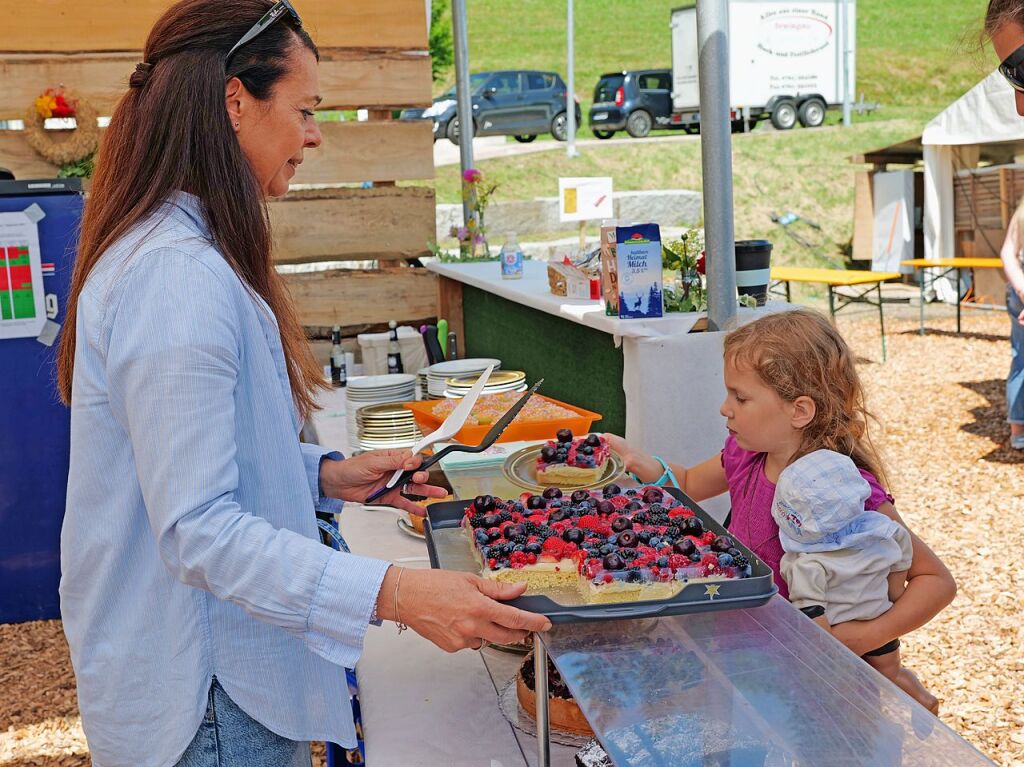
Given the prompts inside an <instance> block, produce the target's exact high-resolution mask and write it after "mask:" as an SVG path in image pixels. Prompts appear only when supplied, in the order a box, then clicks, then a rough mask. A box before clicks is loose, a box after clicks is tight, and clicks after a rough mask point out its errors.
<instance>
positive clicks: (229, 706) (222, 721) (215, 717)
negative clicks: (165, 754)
mask: <svg viewBox="0 0 1024 767" xmlns="http://www.w3.org/2000/svg"><path fill="white" fill-rule="evenodd" d="M207 701H208V702H207V704H206V716H205V717H203V722H202V724H200V725H199V731H198V732H196V736H195V737H194V738H193V739H192V742H191V743H190V744H189V747H188V748H187V749H185V753H184V754H183V755H182V757H181V759H180V760H178V764H177V767H310V755H309V743H299V742H297V741H294V740H288V739H287V738H282V737H281V736H280V735H277V734H275V733H273V732H271V731H270V730H268V729H267V728H266V727H264V726H263V725H262V724H260V723H259V722H257V721H256V720H255V719H253V718H252V717H251V716H249V715H248V714H247V713H245V712H244V711H242V709H240V708H239V707H238V706H237V704H236V703H235V702H234V701H233V700H231V698H229V697H228V694H227V693H226V692H224V688H223V687H221V686H220V682H218V681H217V678H216V677H214V678H213V684H212V685H211V686H210V695H209V698H208V699H207Z"/></svg>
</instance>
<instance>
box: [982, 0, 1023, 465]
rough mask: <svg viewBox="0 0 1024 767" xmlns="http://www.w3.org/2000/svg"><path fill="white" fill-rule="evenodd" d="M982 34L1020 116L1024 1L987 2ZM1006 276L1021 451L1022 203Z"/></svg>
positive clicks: (1009, 404) (1007, 251)
mask: <svg viewBox="0 0 1024 767" xmlns="http://www.w3.org/2000/svg"><path fill="white" fill-rule="evenodd" d="M985 33H986V34H987V35H989V36H990V37H991V38H992V45H993V47H994V48H995V49H996V55H997V56H999V59H1000V61H1001V62H1002V63H1001V64H1000V65H999V71H1000V72H1002V73H1003V77H1005V78H1006V80H1007V82H1009V83H1010V85H1011V86H1012V87H1013V90H1014V98H1015V99H1016V102H1017V113H1018V114H1020V115H1022V116H1024V1H1022V0H991V2H990V3H989V4H988V13H987V14H986V17H985ZM1000 256H1001V257H1002V259H1003V271H1004V272H1005V273H1006V281H1007V285H1006V310H1007V312H1008V313H1009V315H1010V354H1011V357H1010V373H1009V375H1008V376H1007V377H1006V420H1007V421H1008V422H1009V424H1010V447H1012V448H1014V449H1015V450H1024V200H1022V201H1021V204H1020V205H1019V206H1018V207H1017V212H1016V213H1014V215H1013V219H1012V220H1011V221H1010V226H1009V228H1008V229H1007V230H1006V240H1005V241H1004V242H1003V248H1002V251H1001V253H1000Z"/></svg>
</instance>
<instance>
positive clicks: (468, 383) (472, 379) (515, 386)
mask: <svg viewBox="0 0 1024 767" xmlns="http://www.w3.org/2000/svg"><path fill="white" fill-rule="evenodd" d="M479 378H480V376H478V375H471V376H461V377H455V378H449V379H447V380H446V381H445V390H444V396H445V397H448V398H449V399H460V398H462V397H465V396H466V395H467V394H468V393H469V390H470V389H472V388H473V385H474V384H475V383H476V382H477V380H479ZM506 391H526V373H524V372H523V371H522V370H495V371H493V372H492V373H491V377H490V378H488V379H487V383H486V384H484V389H483V391H482V392H481V394H500V393H501V392H506Z"/></svg>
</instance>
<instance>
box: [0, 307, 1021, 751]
mask: <svg viewBox="0 0 1024 767" xmlns="http://www.w3.org/2000/svg"><path fill="white" fill-rule="evenodd" d="M840 327H841V329H842V330H843V332H844V334H845V335H846V336H847V338H848V339H849V340H850V341H851V343H852V344H853V346H854V348H855V350H856V351H857V352H858V354H861V355H863V359H862V362H861V371H862V375H863V377H864V379H865V382H866V384H867V386H868V396H869V407H871V409H872V410H873V411H874V412H875V414H876V415H877V416H878V418H879V421H880V422H881V424H882V426H883V429H882V430H881V431H880V433H879V437H880V441H881V443H882V446H883V448H884V450H885V454H886V457H887V460H888V464H889V469H890V475H891V478H892V491H893V494H894V495H895V496H896V502H897V507H898V508H899V509H900V512H901V513H902V514H903V516H904V518H905V519H906V521H907V522H908V524H910V525H911V527H913V528H914V530H915V531H916V532H917V533H918V534H919V535H921V536H922V537H923V538H924V539H925V540H927V541H928V542H929V544H930V545H931V546H932V547H933V548H934V549H935V550H936V551H937V552H938V554H939V555H940V556H941V557H942V558H943V560H944V561H945V562H946V563H947V565H948V566H949V568H950V569H951V570H952V571H953V574H954V575H955V576H956V578H957V581H958V583H959V587H960V590H959V594H958V596H957V599H956V601H955V602H954V603H953V605H952V606H951V607H949V608H948V609H947V610H946V611H945V612H943V613H942V614H941V615H940V616H939V617H938V618H936V619H935V620H934V621H933V622H932V623H930V624H929V625H928V626H926V627H924V628H923V629H920V630H919V631H917V632H915V633H913V634H912V635H910V636H909V637H907V638H905V639H904V659H905V662H906V664H907V665H908V666H909V667H910V668H913V669H914V670H915V671H917V673H918V674H919V675H920V676H921V679H922V681H924V683H925V684H927V685H928V687H929V688H930V689H931V690H932V691H933V692H934V693H935V694H936V695H938V696H939V698H940V699H941V700H942V713H941V716H942V718H943V720H944V721H945V722H947V723H948V724H949V725H950V726H951V727H953V729H955V730H956V731H957V732H959V733H960V734H961V735H963V736H964V737H965V738H966V739H967V740H969V741H970V742H971V743H973V744H974V745H975V746H977V747H978V748H979V749H981V750H982V751H983V752H985V753H986V754H988V755H989V756H991V757H992V758H993V759H994V760H996V761H997V762H998V763H999V764H1002V765H1006V766H1007V767H1010V766H1012V767H1024V653H1022V648H1024V624H1022V622H1021V619H1020V615H1021V612H1022V611H1024V582H1022V581H1024V575H1022V571H1021V567H1020V564H1019V563H1018V562H1017V560H1016V559H1015V556H1016V555H1015V554H1013V552H1014V551H1020V550H1021V549H1024V453H1022V452H1018V451H1013V450H1010V449H1009V447H1008V441H1009V440H1008V431H1007V427H1006V424H1005V422H1004V419H1005V414H1006V406H1005V399H1004V388H1003V385H1004V376H1005V375H1006V370H1007V367H1008V364H1009V342H1008V329H1009V328H1008V321H1007V319H1006V317H1005V315H1001V314H977V313H967V314H965V318H964V328H965V330H967V331H969V332H965V334H964V335H962V336H956V335H955V334H954V333H953V332H952V331H953V329H954V324H953V321H952V320H951V319H933V320H931V321H930V327H931V330H930V331H929V333H928V335H926V336H924V337H923V338H922V337H919V336H918V335H917V324H916V322H915V321H913V320H909V319H907V320H892V321H890V322H889V334H888V339H889V361H888V362H887V363H885V364H879V362H878V360H879V344H878V330H877V324H876V322H874V321H873V320H872V319H870V318H867V317H865V318H863V319H857V318H849V319H847V318H843V317H840ZM74 693H75V687H74V677H73V675H72V673H71V668H70V663H69V660H68V653H67V646H66V644H65V642H64V636H63V634H62V632H61V626H60V622H59V621H44V622H36V623H26V624H20V625H6V626H0V765H2V766H3V767H11V766H14V765H17V766H18V767H29V766H30V765H31V766H33V767H73V766H74V767H77V766H78V765H88V764H89V760H88V756H87V753H88V752H87V748H86V744H85V739H84V737H83V735H82V731H81V724H80V722H79V720H78V717H77V708H76V704H75V694H74Z"/></svg>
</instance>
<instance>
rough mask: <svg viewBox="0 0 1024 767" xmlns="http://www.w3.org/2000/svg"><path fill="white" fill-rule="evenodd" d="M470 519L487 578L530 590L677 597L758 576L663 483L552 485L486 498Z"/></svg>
mask: <svg viewBox="0 0 1024 767" xmlns="http://www.w3.org/2000/svg"><path fill="white" fill-rule="evenodd" d="M462 525H463V528H464V530H465V531H466V533H467V534H468V535H469V536H470V538H471V539H472V543H473V553H474V556H475V558H476V560H477V563H478V564H479V565H480V567H481V570H482V573H483V575H484V577H485V578H492V579H494V580H498V581H507V582H513V583H515V582H520V581H525V582H526V583H527V585H528V587H527V591H526V593H527V594H550V593H551V592H564V591H570V592H576V593H578V594H579V597H580V599H581V600H582V601H583V602H584V603H599V602H627V601H637V600H647V599H668V598H670V597H673V596H675V595H676V594H678V593H679V592H680V591H681V590H682V589H683V588H685V587H686V586H687V585H688V584H689V583H693V582H695V581H708V580H721V579H725V578H747V577H750V575H751V572H752V569H751V565H750V562H749V561H748V560H747V558H746V557H745V556H744V555H743V552H742V551H740V549H739V548H737V547H736V544H735V542H734V541H733V540H732V538H730V537H729V536H728V535H717V534H716V533H714V532H712V531H709V530H705V528H704V523H703V522H702V521H701V519H700V518H699V517H698V516H697V514H696V512H694V511H693V510H692V509H689V508H688V507H686V506H685V505H683V504H682V503H680V502H679V501H677V500H676V499H675V498H674V497H672V496H671V495H669V494H668V493H665V492H663V491H662V489H661V488H659V487H645V488H637V489H629V490H622V489H621V488H620V487H619V486H618V485H615V484H610V485H607V486H605V487H604V488H603V489H601V490H576V491H574V492H573V493H572V494H571V495H564V494H563V493H562V491H561V489H560V488H557V487H549V488H547V489H545V490H544V492H543V493H542V494H541V495H531V494H529V493H523V495H522V496H520V498H519V500H516V501H503V500H499V499H497V498H493V497H491V496H489V495H481V496H477V498H475V499H474V500H473V502H472V503H471V504H470V506H469V508H467V509H466V513H465V516H464V518H463V521H462Z"/></svg>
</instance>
